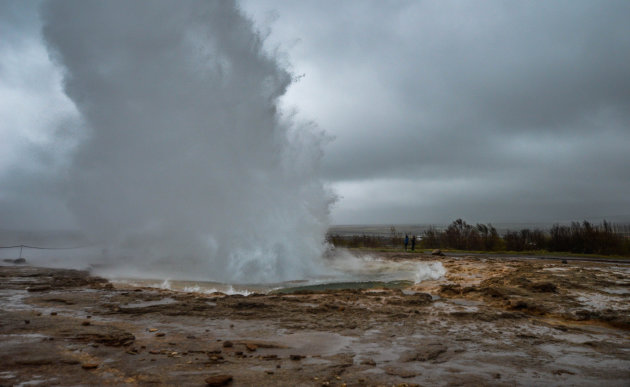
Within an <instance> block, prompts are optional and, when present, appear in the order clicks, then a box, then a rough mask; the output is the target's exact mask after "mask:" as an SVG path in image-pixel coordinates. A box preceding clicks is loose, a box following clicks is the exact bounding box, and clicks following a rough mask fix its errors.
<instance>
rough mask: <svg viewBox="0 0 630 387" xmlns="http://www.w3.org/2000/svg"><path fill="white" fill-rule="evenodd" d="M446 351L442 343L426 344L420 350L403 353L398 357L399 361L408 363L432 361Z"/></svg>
mask: <svg viewBox="0 0 630 387" xmlns="http://www.w3.org/2000/svg"><path fill="white" fill-rule="evenodd" d="M446 349H447V348H446V346H445V345H444V344H442V343H437V342H436V343H428V344H425V345H423V346H422V347H420V348H416V349H415V350H412V351H406V352H403V353H402V354H401V355H400V358H399V361H401V362H410V361H429V360H434V359H437V358H438V356H440V355H441V354H443V353H444V352H446Z"/></svg>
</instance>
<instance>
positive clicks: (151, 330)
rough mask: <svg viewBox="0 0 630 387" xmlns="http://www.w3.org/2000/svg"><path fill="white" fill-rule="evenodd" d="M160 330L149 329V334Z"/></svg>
mask: <svg viewBox="0 0 630 387" xmlns="http://www.w3.org/2000/svg"><path fill="white" fill-rule="evenodd" d="M157 331H158V329H157V328H149V332H157Z"/></svg>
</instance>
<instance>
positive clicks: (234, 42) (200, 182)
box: [42, 0, 333, 283]
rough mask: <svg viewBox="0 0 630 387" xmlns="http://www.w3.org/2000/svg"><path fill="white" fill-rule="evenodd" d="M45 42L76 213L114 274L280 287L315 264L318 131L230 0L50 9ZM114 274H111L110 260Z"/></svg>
mask: <svg viewBox="0 0 630 387" xmlns="http://www.w3.org/2000/svg"><path fill="white" fill-rule="evenodd" d="M42 17H43V20H44V29H43V32H44V38H45V40H46V43H47V45H48V49H49V52H50V53H51V56H52V57H53V59H54V60H55V62H56V63H57V64H59V65H60V66H61V67H62V69H63V71H64V86H65V92H66V94H67V95H68V96H69V97H70V98H71V99H72V101H73V102H74V103H75V105H76V106H77V108H78V110H79V112H80V114H81V119H82V121H83V127H84V129H85V139H84V141H83V142H82V143H81V144H80V145H79V147H78V149H77V151H76V154H75V156H74V159H73V163H72V165H71V167H70V170H69V171H68V174H67V177H66V182H65V183H66V185H65V186H66V192H67V197H68V203H69V207H70V208H71V209H72V210H73V212H74V213H75V215H76V217H77V219H78V221H79V223H80V224H81V226H82V227H83V229H84V231H85V232H86V233H87V234H89V235H90V237H91V238H93V240H95V241H98V242H99V243H103V244H104V245H105V246H107V247H108V250H107V262H106V263H107V264H112V265H121V273H127V274H134V273H135V274H137V275H140V274H141V275H142V276H147V277H148V276H156V275H168V277H170V278H177V277H180V278H191V279H193V278H194V279H205V280H213V281H221V282H233V283H243V282H250V283H251V282H276V281H284V280H291V279H296V278H303V277H305V276H308V275H313V274H314V273H317V272H318V271H319V270H320V262H321V256H322V253H323V249H324V244H323V240H324V233H325V231H326V228H327V223H328V211H329V206H330V204H331V202H332V197H333V195H332V194H331V193H330V192H328V190H327V189H326V188H325V187H324V186H323V184H322V183H321V181H320V180H319V178H318V171H319V163H320V158H321V156H322V144H321V142H322V141H323V139H324V136H322V135H321V134H318V133H314V132H313V131H312V130H311V129H308V128H295V125H294V124H292V123H291V122H288V120H282V119H281V118H280V116H279V113H278V111H277V105H278V98H279V97H281V96H282V95H283V94H284V92H285V90H286V89H287V87H288V86H289V84H290V83H291V79H292V77H291V74H290V73H289V72H287V71H286V70H285V69H283V68H281V67H280V66H279V65H278V62H277V61H276V60H275V59H274V58H273V57H271V56H269V55H268V54H266V53H265V51H264V50H263V48H262V40H261V38H260V36H259V35H258V34H257V33H256V32H254V30H253V27H252V22H251V21H250V20H248V19H247V18H245V17H244V16H243V14H242V13H241V12H240V10H239V9H238V7H237V5H236V4H235V2H233V1H194V0H193V1H172V0H168V1H166V0H152V1H130V0H124V1H111V0H108V1H100V0H99V1H86V0H76V1H67V0H66V1H55V2H48V3H45V4H44V7H43V9H42ZM110 266H111V265H110Z"/></svg>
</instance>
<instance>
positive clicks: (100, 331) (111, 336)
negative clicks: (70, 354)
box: [71, 325, 136, 347]
mask: <svg viewBox="0 0 630 387" xmlns="http://www.w3.org/2000/svg"><path fill="white" fill-rule="evenodd" d="M71 338H73V339H75V340H79V341H86V342H94V343H99V344H105V345H107V346H110V347H120V346H127V345H130V344H132V343H133V342H134V341H135V340H136V337H135V336H134V335H132V334H131V333H129V332H126V331H124V330H122V329H120V328H116V327H113V326H107V325H89V326H86V327H82V328H81V330H80V331H79V333H77V334H76V335H74V336H71Z"/></svg>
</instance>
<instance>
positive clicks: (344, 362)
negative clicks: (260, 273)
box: [0, 253, 630, 386]
mask: <svg viewBox="0 0 630 387" xmlns="http://www.w3.org/2000/svg"><path fill="white" fill-rule="evenodd" d="M381 255H382V257H383V258H385V259H391V260H406V259H414V260H426V261H435V260H440V261H441V262H442V263H443V265H444V267H445V268H446V269H447V274H446V276H445V277H444V278H442V279H440V280H436V281H426V282H423V283H420V284H417V285H415V286H413V287H411V288H409V289H404V290H400V289H395V290H392V289H369V290H337V291H321V292H300V293H299V294H283V295H280V294H269V295H259V294H254V295H251V296H247V297H245V296H236V295H235V296H226V295H223V294H213V295H204V294H194V293H179V292H173V291H167V290H160V289H153V288H115V287H113V286H112V285H111V284H110V283H108V282H107V281H105V280H103V279H101V278H96V277H91V276H90V275H89V274H88V273H85V272H79V271H73V270H59V269H46V268H34V267H24V266H23V267H17V266H0V307H1V309H0V385H17V384H20V383H23V384H26V383H28V382H30V383H32V384H35V383H38V385H40V386H41V385H55V384H59V385H77V384H83V385H158V386H159V385H173V386H175V385H193V386H194V385H198V386H203V385H206V384H207V383H206V381H208V383H210V382H212V383H225V384H224V385H234V386H240V385H249V386H276V385H287V386H320V385H331V386H333V385H335V386H341V385H344V384H345V385H348V386H350V385H361V386H363V385H388V386H391V385H506V386H507V385H514V384H517V385H566V384H568V385H571V384H573V385H607V386H609V385H620V386H622V385H628V384H630V303H629V302H628V301H629V300H630V265H624V264H606V263H592V262H591V263H588V262H571V263H570V264H562V263H561V262H560V261H544V260H518V259H498V258H484V257H459V258H452V257H439V258H436V257H431V256H421V255H411V254H392V253H382V254H381ZM230 376H231V377H232V379H231V380H230V379H229V377H230ZM215 385H220V384H215Z"/></svg>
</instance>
